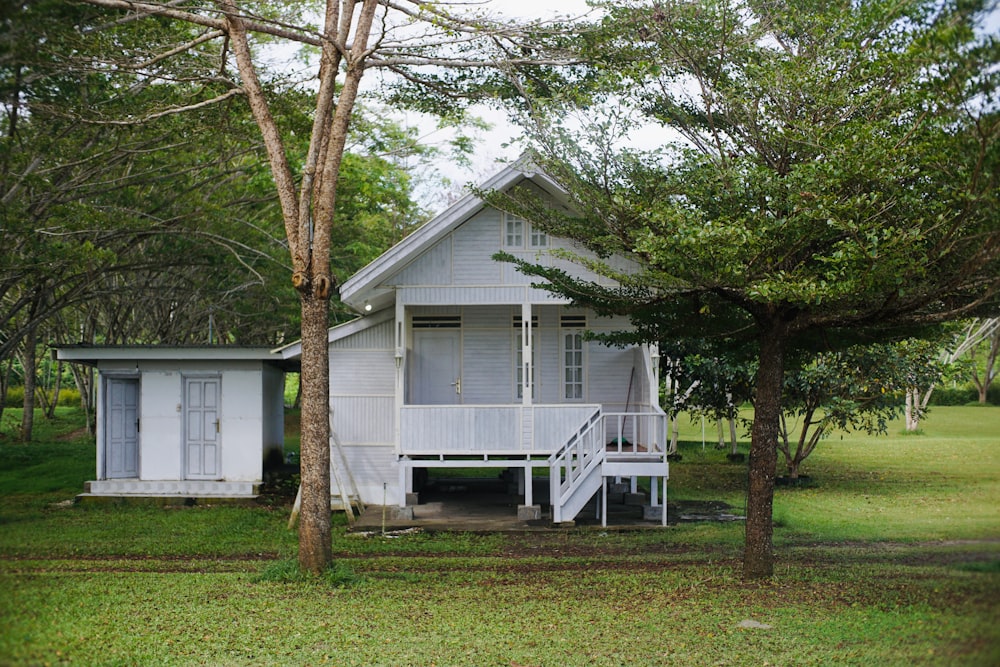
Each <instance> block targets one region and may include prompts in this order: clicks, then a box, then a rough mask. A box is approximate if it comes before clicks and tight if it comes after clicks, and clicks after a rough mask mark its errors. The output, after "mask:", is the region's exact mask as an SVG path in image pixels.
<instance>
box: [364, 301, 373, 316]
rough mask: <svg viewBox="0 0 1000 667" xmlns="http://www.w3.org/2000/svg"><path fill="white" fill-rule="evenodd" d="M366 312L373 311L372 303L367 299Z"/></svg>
mask: <svg viewBox="0 0 1000 667" xmlns="http://www.w3.org/2000/svg"><path fill="white" fill-rule="evenodd" d="M365 312H366V313H370V312H372V305H371V304H370V303H368V302H367V301H365Z"/></svg>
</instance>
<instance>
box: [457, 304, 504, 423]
mask: <svg viewBox="0 0 1000 667" xmlns="http://www.w3.org/2000/svg"><path fill="white" fill-rule="evenodd" d="M504 310H506V309H504ZM508 321H509V320H508ZM462 333H463V335H462V402H463V403H466V404H470V403H507V402H510V401H511V400H513V396H514V393H513V391H514V377H513V374H514V363H513V360H514V356H513V354H514V352H513V345H512V343H513V331H512V328H511V327H509V326H508V327H507V328H506V329H475V328H471V327H467V328H465V329H464V331H463V332H462Z"/></svg>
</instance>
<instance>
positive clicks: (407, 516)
mask: <svg viewBox="0 0 1000 667" xmlns="http://www.w3.org/2000/svg"><path fill="white" fill-rule="evenodd" d="M389 516H390V517H391V518H392V520H393V521H413V508H412V507H398V506H393V507H392V509H391V511H390V512H389Z"/></svg>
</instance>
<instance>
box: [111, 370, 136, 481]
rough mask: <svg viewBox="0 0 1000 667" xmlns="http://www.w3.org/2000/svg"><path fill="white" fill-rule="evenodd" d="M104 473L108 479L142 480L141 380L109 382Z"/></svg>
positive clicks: (119, 379) (131, 379)
mask: <svg viewBox="0 0 1000 667" xmlns="http://www.w3.org/2000/svg"><path fill="white" fill-rule="evenodd" d="M105 390H106V392H107V394H106V398H107V409H106V411H105V417H104V418H105V422H104V433H105V437H104V440H105V442H104V471H105V476H106V477H107V478H108V479H121V478H135V477H138V476H139V380H138V379H135V378H108V379H107V380H106V384H105Z"/></svg>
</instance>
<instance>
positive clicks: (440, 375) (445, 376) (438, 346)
mask: <svg viewBox="0 0 1000 667" xmlns="http://www.w3.org/2000/svg"><path fill="white" fill-rule="evenodd" d="M410 369H411V371H412V372H411V374H410V380H411V383H410V388H411V396H412V402H413V403H414V404H416V405H452V404H456V403H461V402H462V331H461V329H414V330H413V365H412V366H411V367H410Z"/></svg>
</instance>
